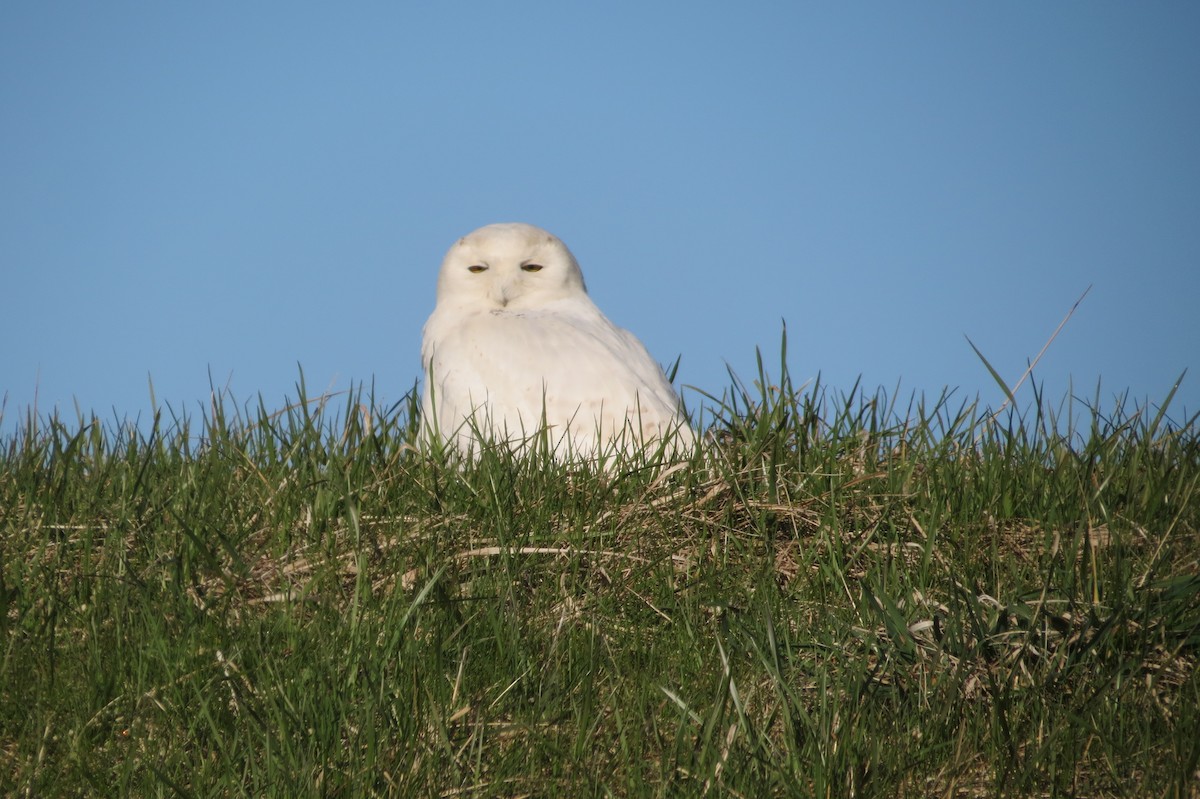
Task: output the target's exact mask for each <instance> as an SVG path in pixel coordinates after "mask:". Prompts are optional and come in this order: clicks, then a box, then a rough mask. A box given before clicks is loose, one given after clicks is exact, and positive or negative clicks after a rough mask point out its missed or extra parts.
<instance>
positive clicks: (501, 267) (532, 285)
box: [437, 222, 587, 311]
mask: <svg viewBox="0 0 1200 799" xmlns="http://www.w3.org/2000/svg"><path fill="white" fill-rule="evenodd" d="M586 294H587V287H586V286H585V285H584V282H583V272H582V271H580V269H579V264H578V263H577V262H576V261H575V256H573V255H571V251H570V250H568V249H567V245H565V244H563V243H562V242H561V241H559V239H558V237H556V236H554V235H552V234H550V233H547V232H546V231H544V230H542V229H541V228H538V227H534V226H533V225H526V224H523V223H521V222H504V223H500V224H495V225H487V226H486V227H481V228H479V229H478V230H475V231H472V232H471V233H468V234H467V235H465V236H463V237H462V238H461V239H459V240H458V241H457V242H455V244H454V246H452V247H451V248H450V251H449V252H448V253H446V258H445V260H443V261H442V271H441V273H440V274H439V275H438V286H437V302H438V305H439V306H440V305H443V304H453V305H462V306H469V307H471V308H490V309H492V310H505V311H519V310H527V309H533V308H538V307H541V306H542V305H544V304H545V303H547V302H550V301H552V300H560V299H564V298H567V297H578V296H583V295H586Z"/></svg>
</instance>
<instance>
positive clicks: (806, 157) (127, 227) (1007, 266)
mask: <svg viewBox="0 0 1200 799" xmlns="http://www.w3.org/2000/svg"><path fill="white" fill-rule="evenodd" d="M417 5H418V4H400V3H354V4H331V3H319V4H318V3H265V2H264V3H129V2H111V3H109V2H105V3H93V2H75V3H71V2H61V3H60V2H54V3H35V2H8V3H3V4H0V108H2V109H3V124H2V125H0V270H2V271H0V276H2V281H0V287H2V288H0V290H2V292H3V303H2V306H0V307H2V308H3V310H2V312H0V342H2V343H0V394H5V395H7V410H6V412H5V420H4V424H3V427H4V428H5V429H8V428H11V426H12V425H13V424H14V423H15V421H16V419H17V417H18V416H19V415H21V413H22V412H23V410H24V408H26V407H27V406H29V405H30V404H31V403H33V401H34V398H35V394H36V397H37V402H38V408H39V410H40V411H42V412H43V413H44V412H47V411H50V410H51V409H53V408H54V407H56V406H57V407H58V408H59V409H60V410H61V411H63V412H64V413H66V414H67V415H73V413H74V407H75V404H76V403H78V405H79V406H81V407H82V408H83V409H84V410H85V411H87V410H94V411H95V412H96V413H98V414H99V415H100V417H101V418H103V419H106V420H113V419H114V418H118V417H130V418H133V417H136V416H138V415H139V414H141V416H142V418H145V416H146V409H147V407H148V406H149V401H150V394H149V389H148V379H152V380H153V383H154V387H155V391H156V393H157V397H158V399H159V401H160V402H169V403H170V404H171V405H172V406H173V407H175V408H177V409H180V408H185V409H187V410H188V411H189V412H193V413H194V412H196V411H197V410H199V409H200V408H201V407H202V406H204V405H205V404H206V398H207V396H208V393H209V375H210V373H211V375H212V379H213V380H214V381H215V383H216V384H217V385H218V386H219V387H224V386H226V385H228V386H229V387H230V389H231V390H232V393H233V396H234V397H235V398H236V399H237V400H239V401H247V400H254V399H255V398H256V397H257V395H258V394H260V393H261V394H262V395H263V397H264V399H265V401H266V404H267V406H268V407H280V406H281V405H282V404H283V401H284V397H285V395H293V396H294V389H293V385H294V383H295V381H296V379H297V364H300V365H301V366H303V369H304V372H305V375H306V378H307V381H308V384H309V390H310V393H318V392H320V391H323V390H325V389H327V388H332V389H334V390H339V389H344V388H346V387H347V386H348V385H350V384H351V382H352V381H354V382H357V381H360V380H361V381H365V382H368V383H369V382H370V381H371V380H374V382H375V387H376V393H377V395H378V397H379V399H380V400H382V401H385V402H388V403H390V402H394V401H396V400H399V399H400V398H401V396H402V395H403V394H404V392H405V391H406V390H408V389H409V388H410V387H411V386H412V384H413V382H414V380H416V379H417V377H418V375H419V372H420V365H419V354H418V353H419V345H420V335H421V326H422V324H423V323H424V321H425V318H426V317H427V316H428V314H429V312H430V311H431V310H432V307H433V302H434V284H435V278H436V275H437V269H438V265H439V263H440V260H441V257H442V255H443V253H444V252H445V250H446V249H447V248H448V247H449V246H450V244H451V243H452V242H453V241H454V240H455V239H456V238H457V237H458V236H460V235H462V234H464V233H466V232H468V231H470V230H472V229H474V228H475V227H478V226H480V225H483V224H486V223H489V222H496V221H527V222H531V223H534V224H537V225H541V226H542V227H545V228H548V229H549V230H551V231H553V232H554V233H556V234H558V235H559V236H560V237H561V238H562V239H563V240H564V241H566V242H567V244H568V245H569V246H570V247H571V248H572V249H573V250H574V252H575V254H576V256H577V257H578V258H579V260H580V262H581V264H582V266H583V269H584V274H585V275H586V277H587V280H588V285H589V288H590V289H591V293H592V295H593V296H594V297H595V299H596V301H597V303H598V304H599V305H600V307H601V308H602V309H604V310H605V312H606V313H607V314H608V315H609V316H610V317H611V318H612V319H613V320H614V321H615V322H617V323H618V324H620V325H622V326H624V327H628V328H630V329H632V330H633V331H635V332H636V333H637V334H638V335H639V336H640V337H641V338H642V339H643V340H644V341H645V342H646V344H647V345H648V347H649V348H650V350H651V352H652V353H653V354H654V355H655V356H656V357H657V358H658V360H659V361H660V362H663V363H670V362H672V361H674V360H675V358H676V356H679V355H682V366H681V369H680V379H681V381H682V382H684V383H688V384H694V385H697V386H699V387H701V388H703V389H705V390H707V391H710V392H715V393H718V394H719V393H720V392H721V390H722V388H723V387H725V386H726V385H727V378H726V374H725V365H726V363H728V364H730V365H731V366H732V367H733V369H734V370H735V371H737V372H738V373H739V374H741V375H743V376H744V377H745V378H746V379H747V380H748V379H749V378H750V377H751V376H752V373H753V365H754V350H755V347H756V346H760V347H762V349H763V351H764V353H765V355H766V356H767V358H768V359H769V360H770V361H774V360H775V359H776V358H777V357H778V350H779V334H780V320H786V321H787V325H788V331H789V350H788V352H789V363H790V366H791V370H792V373H793V376H794V377H795V378H796V379H797V381H798V382H799V381H803V380H805V379H808V378H810V377H813V376H815V375H816V374H817V373H818V372H820V373H821V374H822V375H823V380H824V382H825V383H826V384H828V385H830V386H832V387H834V388H836V389H841V390H847V389H849V388H850V387H851V386H852V385H853V383H854V381H855V379H856V378H857V377H858V376H860V375H861V376H862V379H863V382H864V384H865V385H866V386H867V387H870V388H875V387H878V386H881V385H882V386H886V387H888V388H889V389H890V388H892V387H894V386H895V385H896V383H897V381H899V383H900V387H901V391H902V392H903V393H904V394H906V395H907V393H908V392H910V391H916V392H924V393H926V394H937V393H939V392H940V391H941V390H942V389H943V388H944V387H947V386H949V387H957V389H958V391H959V396H962V397H973V396H975V395H976V394H978V395H980V396H981V398H982V399H983V400H984V401H985V402H987V403H989V404H992V405H997V404H999V402H1000V401H1001V399H1002V395H1001V393H1000V392H999V390H998V389H997V388H996V386H995V384H994V383H993V381H992V379H991V377H990V376H989V375H988V374H987V371H986V369H985V368H984V367H983V365H982V364H981V363H980V361H979V360H978V358H977V357H976V356H975V354H974V353H973V352H972V351H971V348H970V347H969V345H968V344H967V342H966V340H965V338H964V335H967V336H970V337H971V339H972V340H973V341H974V342H975V343H976V345H978V346H979V348H980V349H981V350H982V351H983V352H984V354H985V355H986V356H987V357H988V359H989V360H990V361H991V363H992V364H993V365H994V366H996V368H997V369H999V370H1000V371H1001V373H1002V374H1003V375H1004V376H1005V377H1006V378H1008V379H1009V380H1010V381H1011V380H1015V379H1016V378H1017V377H1018V376H1019V375H1020V373H1021V372H1022V371H1023V369H1024V367H1025V364H1026V360H1027V359H1028V358H1031V357H1032V356H1034V355H1035V354H1036V353H1037V351H1038V350H1039V349H1040V348H1041V346H1042V344H1043V343H1044V342H1045V341H1046V339H1047V338H1048V337H1049V335H1050V334H1051V332H1052V331H1053V330H1054V328H1055V327H1056V326H1057V324H1058V323H1059V321H1060V320H1061V319H1062V317H1063V316H1064V314H1065V313H1066V312H1067V311H1068V309H1069V308H1070V307H1071V305H1072V303H1073V302H1074V301H1075V300H1076V299H1077V298H1078V297H1079V295H1080V294H1081V293H1082V292H1083V291H1084V289H1085V288H1087V286H1088V285H1094V288H1093V290H1092V292H1091V294H1090V295H1089V296H1088V298H1087V299H1086V300H1085V301H1084V303H1083V304H1082V306H1081V307H1080V308H1079V310H1078V312H1077V313H1076V315H1075V317H1074V318H1073V319H1072V320H1071V322H1070V323H1069V324H1068V325H1067V327H1066V328H1065V330H1064V331H1063V333H1062V334H1061V335H1060V336H1059V338H1058V340H1057V341H1056V342H1055V343H1054V344H1053V346H1052V347H1051V349H1050V351H1049V353H1048V354H1047V355H1046V357H1045V358H1044V359H1043V361H1042V362H1041V364H1040V366H1039V368H1038V370H1037V372H1036V373H1035V374H1036V375H1037V377H1038V378H1039V379H1040V380H1043V381H1045V385H1046V387H1047V392H1048V394H1049V395H1050V397H1051V398H1054V399H1058V398H1061V397H1062V396H1064V395H1065V392H1066V390H1067V381H1068V379H1073V380H1074V385H1075V388H1076V391H1077V393H1082V394H1084V395H1086V396H1091V395H1092V394H1093V392H1094V390H1095V386H1096V382H1097V380H1101V381H1102V383H1101V386H1102V388H1101V396H1102V398H1108V397H1111V396H1112V395H1114V394H1118V393H1123V392H1125V391H1126V390H1128V391H1129V392H1130V395H1131V397H1134V398H1137V399H1148V400H1150V401H1151V402H1152V403H1153V402H1157V401H1160V400H1162V399H1163V398H1164V397H1165V396H1166V394H1167V392H1168V391H1169V389H1170V388H1171V385H1172V383H1173V381H1174V379H1175V378H1176V377H1177V376H1178V375H1179V373H1180V372H1182V371H1183V370H1184V369H1185V368H1189V369H1190V370H1191V371H1190V372H1189V374H1188V375H1187V377H1186V378H1185V381H1184V384H1183V386H1182V388H1181V389H1180V392H1179V394H1178V395H1177V397H1176V401H1175V403H1173V405H1172V408H1173V411H1174V412H1173V413H1172V414H1171V415H1172V417H1174V418H1176V419H1179V418H1181V417H1182V416H1183V414H1184V413H1185V412H1195V411H1200V310H1198V308H1197V306H1198V305H1200V4H1197V3H1194V2H1153V3H1127V2H1122V3H1108V2H1056V3H1033V2H1018V3H1003V4H997V3H986V4H985V3H950V2H928V3H903V4H898V3H891V2H886V3H883V2H880V3H855V4H844V3H837V4H806V3H790V2H789V3H782V2H781V3H743V4H731V3H694V2H693V3H606V4H587V5H585V4H576V3H549V2H547V3H503V4H502V3H438V4H433V3H429V4H420V5H421V6H425V7H424V8H421V7H417ZM1028 391H1029V390H1028V388H1025V389H1022V394H1021V398H1022V399H1024V400H1029V399H1031V395H1030V394H1029V393H1028ZM689 402H690V404H693V405H695V404H697V403H698V398H697V397H696V396H695V395H694V394H692V395H690V396H689Z"/></svg>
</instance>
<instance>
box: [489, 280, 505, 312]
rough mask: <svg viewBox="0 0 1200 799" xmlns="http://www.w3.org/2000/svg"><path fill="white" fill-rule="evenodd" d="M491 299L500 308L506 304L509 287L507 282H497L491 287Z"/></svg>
mask: <svg viewBox="0 0 1200 799" xmlns="http://www.w3.org/2000/svg"><path fill="white" fill-rule="evenodd" d="M492 299H493V300H494V301H495V302H496V304H497V305H499V306H500V307H501V308H503V307H505V306H507V305H508V300H509V289H508V284H507V283H497V284H496V285H495V286H493V287H492Z"/></svg>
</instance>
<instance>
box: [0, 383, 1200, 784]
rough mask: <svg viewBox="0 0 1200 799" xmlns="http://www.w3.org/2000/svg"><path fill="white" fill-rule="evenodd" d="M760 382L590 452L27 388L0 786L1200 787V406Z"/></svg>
mask: <svg viewBox="0 0 1200 799" xmlns="http://www.w3.org/2000/svg"><path fill="white" fill-rule="evenodd" d="M758 378H759V379H758V380H757V381H756V383H755V387H754V388H752V389H746V388H744V387H743V386H742V384H741V383H738V382H736V381H735V383H734V385H733V387H732V388H731V389H730V390H729V391H727V392H726V394H725V397H724V399H723V402H721V403H716V404H717V408H718V410H717V411H716V412H715V414H710V416H711V417H713V418H710V420H709V421H708V422H707V423H706V425H705V426H706V428H708V439H707V441H706V443H705V445H704V448H703V453H702V454H700V455H698V456H696V457H695V458H694V459H693V460H692V462H691V463H688V464H684V465H682V466H680V467H678V468H667V469H663V468H657V469H656V468H653V465H652V464H651V465H647V464H646V463H644V462H634V461H630V462H628V463H623V464H616V465H612V466H610V468H609V469H608V470H607V471H604V472H601V473H596V472H595V471H589V470H587V469H583V468H579V467H563V466H558V465H555V464H553V463H551V462H547V461H546V460H545V459H544V458H543V459H539V458H536V457H531V458H529V459H526V460H514V459H513V458H511V457H508V456H506V455H505V454H504V453H503V452H498V451H494V450H490V451H487V452H484V453H483V455H482V457H481V458H480V459H479V460H478V461H477V462H475V463H469V464H462V465H456V464H453V463H448V462H447V461H446V460H445V458H443V457H440V456H430V455H424V454H422V453H421V452H419V451H418V450H417V449H415V448H414V447H413V443H414V441H415V440H416V438H415V433H416V424H417V421H418V420H417V416H416V403H415V402H414V399H413V398H412V397H408V398H406V399H405V400H404V401H403V402H401V403H400V404H399V405H398V406H397V407H394V408H377V407H375V406H374V401H373V399H372V398H371V396H370V395H369V392H362V391H356V392H354V393H353V394H352V395H350V396H341V397H337V398H328V397H326V398H320V399H319V400H315V401H310V400H309V399H308V398H307V397H305V396H304V389H303V386H302V385H301V386H300V387H299V396H298V397H297V398H296V401H295V403H294V404H293V405H292V406H291V407H289V408H288V409H286V410H285V411H283V412H280V413H274V414H272V413H270V412H268V410H267V409H266V408H264V407H261V405H260V406H259V407H256V408H246V407H241V408H239V407H237V406H236V405H235V403H233V402H232V401H231V400H228V399H224V400H223V399H222V398H219V397H218V398H217V400H216V401H214V403H213V406H212V408H211V410H210V411H209V412H207V413H205V414H201V415H200V417H199V418H189V417H186V416H172V415H170V414H169V413H168V414H165V415H163V416H160V417H157V418H155V419H154V420H153V422H147V423H146V424H144V425H143V426H142V429H141V430H140V431H139V430H137V429H135V428H133V427H131V426H127V425H121V424H102V423H100V422H99V421H97V420H95V419H83V420H78V421H75V422H67V421H64V420H61V419H56V418H50V419H35V418H29V419H28V420H27V421H26V423H25V424H24V425H23V427H22V429H21V430H20V431H19V432H17V433H15V434H13V435H10V436H9V437H8V438H5V439H3V440H2V441H0V642H2V647H3V648H2V660H0V794H3V795H5V796H30V797H47V796H146V797H149V796H187V797H217V796H220V797H234V796H253V797H260V796H281V797H283V796H287V797H291V796H334V797H360V796H446V797H457V796H467V797H484V796H703V795H709V796H734V797H736V796H746V797H761V796H814V797H844V796H856V797H903V796H912V797H974V796H1080V797H1107V796H1129V797H1142V796H1175V797H1186V796H1192V797H1194V796H1197V795H1200V791H1198V788H1197V785H1198V770H1200V677H1198V676H1197V670H1196V664H1197V660H1198V658H1200V569H1198V566H1197V558H1198V557H1200V536H1198V533H1200V496H1198V491H1200V434H1198V433H1200V431H1198V426H1197V424H1196V420H1195V418H1192V419H1188V420H1185V421H1183V422H1182V423H1175V424H1172V423H1171V422H1170V421H1169V420H1168V417H1167V415H1166V414H1163V413H1159V412H1156V411H1155V410H1154V409H1152V408H1133V407H1129V406H1128V403H1122V402H1119V401H1118V402H1115V403H1109V404H1108V410H1106V411H1104V412H1102V411H1100V410H1096V409H1095V408H1097V407H1099V405H1100V403H1099V402H1092V403H1089V404H1084V403H1080V402H1079V401H1078V400H1073V401H1070V402H1066V403H1064V404H1063V405H1062V406H1061V409H1060V411H1058V412H1056V411H1054V409H1053V408H1052V407H1051V404H1050V403H1048V402H1046V401H1045V399H1044V398H1042V397H1036V398H1035V401H1034V402H1033V405H1032V407H1031V408H1030V409H1028V410H1026V411H1024V412H1023V413H1015V412H1012V411H1007V412H1006V413H1005V414H1003V415H1002V416H1000V417H999V418H995V419H993V418H990V417H989V415H988V414H987V413H986V411H985V410H984V409H981V408H980V407H977V406H976V404H974V403H972V402H960V401H956V400H955V399H954V398H953V396H942V397H939V398H937V399H936V400H935V401H930V402H926V401H924V400H923V399H921V398H914V399H913V400H911V401H910V402H909V403H908V404H907V405H898V404H896V403H895V398H894V397H890V396H888V395H887V394H886V393H885V392H879V393H877V394H875V395H873V396H871V395H863V394H861V393H860V392H859V391H858V390H857V387H856V388H855V390H853V391H852V392H851V393H850V394H849V395H840V394H835V393H834V392H832V391H829V390H827V389H825V388H823V387H821V386H819V385H817V386H812V387H809V388H807V389H805V390H800V391H798V390H796V389H794V388H793V386H792V385H791V384H790V382H789V380H788V378H787V375H786V374H784V375H782V376H779V377H777V378H775V380H774V381H773V382H772V380H771V379H770V378H769V377H768V376H767V375H766V374H765V373H760V375H759V376H758ZM1169 399H1170V398H1169V397H1168V399H1167V401H1168V402H1169ZM1089 405H1090V407H1089Z"/></svg>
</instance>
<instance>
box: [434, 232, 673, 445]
mask: <svg viewBox="0 0 1200 799" xmlns="http://www.w3.org/2000/svg"><path fill="white" fill-rule="evenodd" d="M421 360H422V365H423V366H424V369H425V389H424V393H423V396H422V405H421V407H422V415H423V420H424V421H423V428H424V431H425V435H426V436H431V437H433V438H436V439H440V440H442V441H445V442H448V443H450V444H451V445H452V446H454V447H455V448H457V449H458V450H459V451H460V452H462V453H464V454H465V453H468V452H470V451H472V449H473V448H477V441H476V439H477V437H478V436H482V437H485V438H488V439H491V440H492V441H504V442H507V443H508V444H510V445H511V446H512V447H513V448H514V449H515V450H517V451H524V450H525V449H527V448H528V447H529V446H530V444H531V443H532V442H534V441H536V440H538V438H539V437H540V434H541V432H542V431H543V430H544V431H545V433H546V435H547V439H546V440H547V441H548V443H549V445H550V447H551V448H552V450H553V452H554V455H555V457H556V458H557V459H558V460H560V461H561V460H568V459H588V458H594V457H596V456H597V455H600V454H602V453H603V454H615V453H616V452H617V451H620V452H624V453H630V452H634V451H637V450H638V449H640V448H642V447H645V446H655V445H657V444H659V443H662V442H665V443H666V444H667V445H668V447H669V449H670V450H671V451H675V452H682V451H683V450H685V449H687V448H689V447H690V446H691V445H692V443H693V441H694V439H695V434H694V432H693V431H692V428H691V427H690V426H689V425H688V422H687V419H686V417H685V416H684V414H683V412H682V410H681V408H680V404H679V398H678V397H677V396H676V395H675V391H674V390H673V389H672V388H671V384H670V383H669V382H668V381H667V379H666V377H665V376H664V374H663V371H662V369H661V368H660V367H659V365H658V364H657V363H656V362H655V361H654V359H653V358H651V357H650V353H648V352H647V351H646V348H645V346H643V345H642V343H641V342H640V341H638V339H637V337H636V336H634V335H633V334H632V333H630V332H629V331H628V330H623V329H621V328H619V327H617V326H616V325H614V324H613V323H612V322H610V321H609V320H608V317H606V316H605V315H604V314H603V313H601V312H600V309H599V308H597V307H596V304H595V303H593V302H592V299H591V297H589V296H588V293H587V288H586V287H585V286H584V283H583V273H582V272H581V271H580V269H579V264H578V263H577V262H576V261H575V257H574V256H573V255H571V251H570V250H568V249H567V247H566V245H565V244H563V243H562V242H561V241H559V239H558V238H556V237H555V236H553V235H551V234H550V233H547V232H546V231H545V230H542V229H540V228H536V227H533V226H532V225H525V224H520V223H508V224H497V225H488V226H486V227H482V228H480V229H479V230H476V231H474V232H472V233H469V234H468V235H466V236H464V237H463V238H461V239H459V240H458V242H456V243H455V244H454V246H453V247H451V248H450V251H449V252H448V253H447V254H446V258H445V260H444V261H443V262H442V269H441V273H440V274H439V275H438V285H437V305H436V307H435V308H434V311H433V314H432V315H431V316H430V317H429V320H428V321H427V322H426V323H425V331H424V340H423V341H422V343H421Z"/></svg>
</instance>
